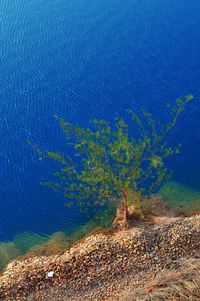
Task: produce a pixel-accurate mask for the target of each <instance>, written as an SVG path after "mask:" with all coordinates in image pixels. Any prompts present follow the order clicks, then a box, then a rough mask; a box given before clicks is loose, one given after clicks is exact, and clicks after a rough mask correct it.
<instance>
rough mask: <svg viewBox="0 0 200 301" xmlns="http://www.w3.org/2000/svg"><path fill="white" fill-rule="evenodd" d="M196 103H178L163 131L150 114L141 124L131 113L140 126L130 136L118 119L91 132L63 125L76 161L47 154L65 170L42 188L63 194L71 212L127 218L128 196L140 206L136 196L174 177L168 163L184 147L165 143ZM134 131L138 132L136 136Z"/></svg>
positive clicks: (96, 122)
mask: <svg viewBox="0 0 200 301" xmlns="http://www.w3.org/2000/svg"><path fill="white" fill-rule="evenodd" d="M192 98H193V97H192V95H187V96H186V97H184V98H179V99H177V101H176V104H175V106H173V107H172V108H171V109H170V121H169V122H167V123H166V124H165V125H164V124H162V123H160V122H157V121H156V120H154V119H153V117H152V115H151V114H150V113H147V112H143V117H144V121H142V119H141V118H139V116H138V115H137V114H135V113H134V112H133V111H128V112H129V114H130V115H131V119H132V120H133V121H134V123H135V125H136V126H135V127H134V126H133V127H132V129H131V130H130V127H128V124H127V123H126V122H125V121H124V120H123V119H122V118H120V119H118V118H116V119H115V122H114V124H111V123H110V122H108V121H106V120H103V119H101V120H98V119H94V120H93V121H92V122H91V127H88V128H83V127H80V126H77V125H74V124H71V123H68V122H66V121H64V120H63V119H60V126H61V129H62V130H63V132H64V134H65V137H66V141H67V146H68V152H69V153H70V154H72V155H70V156H69V155H61V154H58V153H56V152H46V153H45V156H46V157H48V158H51V159H53V160H55V161H58V162H59V163H60V165H61V168H60V170H59V171H57V172H55V173H54V176H55V177H56V178H57V180H55V181H51V182H45V183H42V184H43V185H45V186H48V187H50V188H51V189H53V190H55V191H61V192H62V193H63V195H64V197H65V198H66V205H67V206H72V205H74V204H75V203H77V204H78V206H80V207H84V208H85V207H88V206H91V205H94V206H100V205H106V204H112V205H113V204H115V205H116V207H121V208H122V209H123V210H124V212H125V215H126V218H127V217H128V206H129V205H130V198H129V197H128V196H129V195H130V192H132V199H131V202H136V201H137V196H138V194H143V195H144V194H149V193H151V192H153V191H155V190H156V189H157V188H158V187H159V186H160V185H161V184H162V183H163V181H165V180H166V179H167V178H168V176H169V175H170V171H169V170H168V169H167V167H166V166H165V159H167V158H168V157H170V156H172V155H174V154H178V153H179V150H180V145H177V146H176V147H173V148H172V147H170V146H168V145H167V143H166V142H165V141H164V140H165V137H166V135H167V134H168V132H169V131H171V130H172V129H173V127H174V126H175V124H176V122H177V119H178V117H179V115H180V114H181V112H183V110H184V109H185V107H186V105H187V104H188V103H189V102H190V100H191V99H192ZM133 129H134V130H135V131H136V129H137V133H136V135H134V134H132V130H133ZM35 149H36V151H37V152H38V153H39V154H40V155H42V152H41V151H40V150H39V149H38V148H37V147H35ZM134 196H136V197H134Z"/></svg>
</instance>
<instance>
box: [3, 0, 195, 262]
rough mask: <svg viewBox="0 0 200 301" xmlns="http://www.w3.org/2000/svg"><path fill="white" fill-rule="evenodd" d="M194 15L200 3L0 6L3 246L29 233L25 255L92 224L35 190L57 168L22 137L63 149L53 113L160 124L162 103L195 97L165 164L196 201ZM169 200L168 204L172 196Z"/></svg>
mask: <svg viewBox="0 0 200 301" xmlns="http://www.w3.org/2000/svg"><path fill="white" fill-rule="evenodd" d="M199 10H200V2H199V1H197V0H191V1H190V2H188V1H187V0H177V1H171V0H165V1H164V0H140V1H138V0H125V1H124V0H123V1H122V0H110V1H101V0H99V1H97V0H90V1H87V2H85V1H83V0H73V1H72V0H69V1H64V0H56V1H51V0H48V1H41V0H29V1H26V0H23V1H22V0H13V1H6V0H2V1H1V2H0V15H1V21H2V22H1V23H2V26H1V31H0V63H1V64H0V66H1V67H0V68H1V72H0V96H1V97H0V118H1V123H0V133H1V140H0V149H1V151H0V166H1V167H0V241H2V242H8V241H12V240H13V239H15V237H16V236H17V235H19V234H21V233H29V234H28V237H29V238H28V241H29V242H28V241H27V238H26V239H25V240H23V239H22V240H21V243H20V244H21V247H20V248H22V246H23V245H24V248H26V247H25V246H26V245H27V246H28V245H30V244H32V242H33V241H34V240H36V241H38V240H39V241H40V240H41V239H42V240H43V238H44V239H46V237H48V236H49V235H51V234H52V233H54V232H56V231H60V230H62V229H65V230H68V231H70V229H72V228H74V227H75V228H76V227H78V226H79V225H81V224H84V223H85V222H86V221H87V220H88V218H89V217H88V216H86V215H83V214H80V213H78V211H77V210H76V209H72V210H68V209H66V208H65V207H63V203H64V200H63V198H62V197H61V196H59V195H57V194H54V193H52V192H51V191H49V190H48V189H46V188H44V187H41V186H40V185H39V182H40V181H43V180H45V179H49V177H50V175H51V173H52V171H53V170H54V166H53V165H52V164H51V162H49V161H46V162H40V161H39V160H38V158H37V156H36V154H34V152H33V151H32V149H31V148H30V147H29V145H28V144H27V143H26V140H27V139H31V140H32V141H34V142H36V143H37V144H38V145H39V146H40V147H42V148H43V149H44V150H47V149H55V150H57V151H59V150H63V148H64V147H65V141H64V138H63V136H62V134H61V133H60V131H59V129H58V125H57V123H56V121H55V120H54V115H58V116H63V117H65V119H67V120H69V121H73V122H77V123H79V124H81V125H87V124H88V121H89V120H90V119H91V118H94V117H99V118H102V117H103V118H106V119H109V120H112V119H113V118H114V117H116V116H122V115H123V114H124V111H125V110H126V109H127V108H132V109H134V110H136V111H140V110H141V109H144V108H145V109H146V110H149V111H151V112H152V113H153V114H154V115H155V116H156V118H158V119H160V120H165V118H166V117H167V116H166V103H172V101H173V100H174V99H176V98H177V97H179V96H180V95H185V94H188V93H191V94H193V95H194V97H195V102H194V103H193V105H192V106H191V107H190V109H189V110H187V111H186V112H185V113H184V114H183V116H182V117H181V119H180V120H179V124H178V125H177V127H176V128H175V129H174V131H173V133H172V134H171V135H170V136H169V137H168V141H169V142H171V143H172V144H173V143H176V142H177V141H178V142H180V143H181V144H182V152H181V154H180V156H179V157H178V158H175V159H173V160H171V161H170V162H169V166H170V167H172V168H173V169H174V176H173V180H174V181H175V182H177V183H179V184H180V185H183V186H184V187H185V188H184V189H182V190H183V192H181V193H182V194H184V196H183V199H184V202H185V203H189V202H191V194H190V192H191V191H196V192H195V195H196V194H199V192H200V173H199V170H200V159H199V158H200V132H199V127H200V121H199V114H200V88H199V78H200V63H199V52H200V36H199V30H200V19H199ZM183 186H181V187H183ZM179 188H180V187H179ZM179 188H178V191H179ZM171 189H172V190H173V188H171ZM175 194H176V193H175ZM165 195H166V192H165ZM169 195H170V197H169ZM192 195H193V193H192ZM166 198H170V200H169V201H170V202H172V203H173V202H174V197H171V192H170V191H169V190H168V196H166ZM25 236H26V237H27V235H25ZM30 237H32V238H31V239H30ZM41 237H42V238H41ZM30 241H31V242H30ZM2 246H3V250H4V251H2V252H4V254H5V253H6V252H7V251H5V249H6V248H5V245H2ZM9 248H10V250H11V251H10V252H11V253H12V252H13V253H15V252H16V254H17V252H18V250H17V251H16V250H15V251H14V249H13V245H9ZM2 256H3V255H2Z"/></svg>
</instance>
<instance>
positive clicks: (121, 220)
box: [113, 191, 128, 230]
mask: <svg viewBox="0 0 200 301" xmlns="http://www.w3.org/2000/svg"><path fill="white" fill-rule="evenodd" d="M121 196H122V203H121V206H120V207H119V208H117V213H116V217H115V219H114V222H113V229H115V230H123V229H127V228H128V206H127V198H126V193H125V191H122V192H121Z"/></svg>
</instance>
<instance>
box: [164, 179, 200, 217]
mask: <svg viewBox="0 0 200 301" xmlns="http://www.w3.org/2000/svg"><path fill="white" fill-rule="evenodd" d="M159 194H160V195H161V196H162V198H163V199H164V200H165V201H166V202H167V203H168V204H169V205H170V206H171V207H179V208H182V210H183V212H186V213H187V214H193V213H196V214H197V213H200V192H198V191H194V190H192V189H188V187H185V186H183V185H181V184H179V183H176V182H174V181H170V182H168V183H166V184H164V185H163V186H162V187H161V189H160V190H159Z"/></svg>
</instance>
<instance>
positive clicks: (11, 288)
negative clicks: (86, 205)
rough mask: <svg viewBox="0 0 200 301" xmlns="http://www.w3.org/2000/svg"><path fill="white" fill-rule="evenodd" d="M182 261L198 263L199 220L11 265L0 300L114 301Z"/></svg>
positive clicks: (102, 238)
mask: <svg viewBox="0 0 200 301" xmlns="http://www.w3.org/2000/svg"><path fill="white" fill-rule="evenodd" d="M188 259H194V260H198V259H200V215H197V216H193V217H188V218H183V217H178V218H175V219H171V220H170V219H164V220H160V221H159V222H158V223H149V224H146V225H143V226H142V227H140V226H137V227H133V228H131V229H128V230H124V231H121V232H118V233H116V234H114V235H111V234H105V233H97V234H93V235H91V236H89V237H87V238H85V240H84V241H83V242H79V243H77V244H75V245H74V246H73V247H72V248H70V249H69V250H67V251H64V252H62V253H60V254H57V255H51V256H35V257H30V258H25V259H23V258H20V259H17V260H15V261H13V262H12V263H10V264H8V266H7V268H6V269H5V271H4V272H3V273H2V275H1V276H0V299H1V300H5V301H7V300H8V301H12V300H13V301H14V300H15V301H16V300H22V301H23V300H26V301H29V300H30V301H31V300H37V301H40V300H41V301H42V300H45V301H46V300H51V299H48V298H51V296H52V295H55V297H54V299H55V300H58V301H59V300H63V301H64V300H68V301H72V300H74V301H75V300H77V301H79V300H87V301H90V300H91V301H94V300H99V301H100V300H101V301H103V300H107V301H111V300H112V301H114V300H118V299H119V296H120V293H121V292H122V290H123V289H124V288H125V287H127V288H128V286H130V285H131V283H132V285H133V286H134V283H135V285H136V286H137V287H139V286H140V285H142V283H140V282H141V279H142V278H144V280H143V281H144V282H145V278H147V280H148V278H149V277H150V275H151V276H152V275H155V274H157V273H158V272H160V271H162V270H163V269H170V268H175V267H176V265H178V262H179V261H181V260H188ZM49 272H53V276H52V277H49V276H48V273H49ZM152 277H153V276H152Z"/></svg>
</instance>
